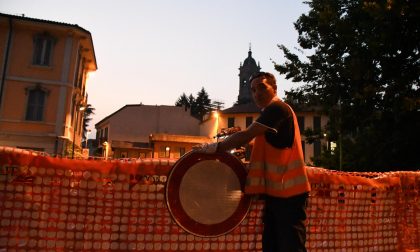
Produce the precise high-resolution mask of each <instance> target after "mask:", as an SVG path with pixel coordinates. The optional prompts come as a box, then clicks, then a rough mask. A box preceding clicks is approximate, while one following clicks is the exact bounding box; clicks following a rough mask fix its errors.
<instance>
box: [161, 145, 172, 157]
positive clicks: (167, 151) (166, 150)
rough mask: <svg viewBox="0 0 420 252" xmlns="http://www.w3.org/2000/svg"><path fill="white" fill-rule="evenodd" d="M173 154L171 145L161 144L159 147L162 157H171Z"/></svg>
mask: <svg viewBox="0 0 420 252" xmlns="http://www.w3.org/2000/svg"><path fill="white" fill-rule="evenodd" d="M170 155H171V148H170V147H169V146H160V147H159V157H160V158H169V156H170Z"/></svg>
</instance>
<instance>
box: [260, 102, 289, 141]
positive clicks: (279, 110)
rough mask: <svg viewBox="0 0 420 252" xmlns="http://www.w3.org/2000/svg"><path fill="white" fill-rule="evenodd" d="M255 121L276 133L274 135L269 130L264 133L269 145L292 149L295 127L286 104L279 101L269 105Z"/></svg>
mask: <svg viewBox="0 0 420 252" xmlns="http://www.w3.org/2000/svg"><path fill="white" fill-rule="evenodd" d="M256 121H257V122H258V123H261V124H263V125H265V126H267V127H270V128H272V129H275V130H276V131H277V132H276V133H275V132H272V131H271V130H267V131H266V132H265V139H266V140H267V142H268V143H269V144H271V145H272V146H274V147H276V148H288V147H292V145H293V139H294V137H295V127H294V123H293V114H292V112H291V110H290V108H289V106H288V105H287V104H286V103H284V102H283V101H280V100H278V101H274V102H272V103H270V104H269V105H268V106H267V107H266V108H264V110H263V111H261V115H260V116H259V117H258V118H257V120H256Z"/></svg>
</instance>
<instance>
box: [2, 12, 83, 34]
mask: <svg viewBox="0 0 420 252" xmlns="http://www.w3.org/2000/svg"><path fill="white" fill-rule="evenodd" d="M0 17H7V18H13V19H20V20H27V21H32V22H40V23H49V24H56V25H64V26H70V27H73V28H75V29H79V30H81V31H83V32H86V33H89V34H90V32H89V31H88V30H85V29H83V28H82V27H80V26H78V25H77V24H68V23H62V22H57V21H51V20H44V19H39V18H30V17H26V16H17V15H11V14H5V13H0Z"/></svg>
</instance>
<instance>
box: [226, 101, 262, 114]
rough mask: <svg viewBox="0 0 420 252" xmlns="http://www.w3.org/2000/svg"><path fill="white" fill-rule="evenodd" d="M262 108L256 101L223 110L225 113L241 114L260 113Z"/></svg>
mask: <svg viewBox="0 0 420 252" xmlns="http://www.w3.org/2000/svg"><path fill="white" fill-rule="evenodd" d="M260 112H261V109H259V108H258V107H257V105H255V103H253V102H252V103H245V104H239V105H234V106H233V107H230V108H227V109H224V110H222V113H223V114H240V113H260Z"/></svg>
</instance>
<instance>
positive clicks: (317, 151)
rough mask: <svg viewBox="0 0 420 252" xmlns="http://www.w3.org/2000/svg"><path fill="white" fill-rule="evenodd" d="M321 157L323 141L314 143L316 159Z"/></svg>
mask: <svg viewBox="0 0 420 252" xmlns="http://www.w3.org/2000/svg"><path fill="white" fill-rule="evenodd" d="M320 155H321V141H320V140H315V141H314V157H319V156H320Z"/></svg>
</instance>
